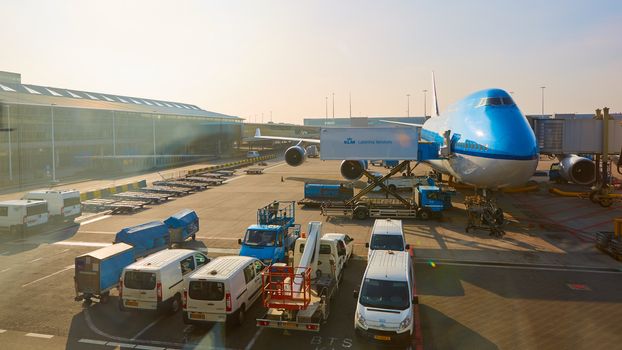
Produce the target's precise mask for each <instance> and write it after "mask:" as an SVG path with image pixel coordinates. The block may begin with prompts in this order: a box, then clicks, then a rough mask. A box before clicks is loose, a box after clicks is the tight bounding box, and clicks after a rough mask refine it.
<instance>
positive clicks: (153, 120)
mask: <svg viewBox="0 0 622 350" xmlns="http://www.w3.org/2000/svg"><path fill="white" fill-rule="evenodd" d="M155 118H156V116H155V114H154V115H153V118H151V130H152V132H153V167H154V168H155V166H156V130H155Z"/></svg>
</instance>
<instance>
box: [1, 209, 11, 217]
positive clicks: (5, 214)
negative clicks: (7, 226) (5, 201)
mask: <svg viewBox="0 0 622 350" xmlns="http://www.w3.org/2000/svg"><path fill="white" fill-rule="evenodd" d="M0 216H9V207H0Z"/></svg>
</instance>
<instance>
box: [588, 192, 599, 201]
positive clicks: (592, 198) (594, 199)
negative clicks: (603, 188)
mask: <svg viewBox="0 0 622 350" xmlns="http://www.w3.org/2000/svg"><path fill="white" fill-rule="evenodd" d="M597 195H598V192H596V191H592V192H591V193H590V200H591V201H592V203H598V198H597Z"/></svg>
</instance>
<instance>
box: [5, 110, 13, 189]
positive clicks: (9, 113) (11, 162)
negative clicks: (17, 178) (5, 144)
mask: <svg viewBox="0 0 622 350" xmlns="http://www.w3.org/2000/svg"><path fill="white" fill-rule="evenodd" d="M6 110H7V129H8V130H7V132H8V133H9V181H11V182H12V181H13V155H12V153H11V151H12V150H11V147H12V146H11V131H13V130H11V106H9V105H7V106H6Z"/></svg>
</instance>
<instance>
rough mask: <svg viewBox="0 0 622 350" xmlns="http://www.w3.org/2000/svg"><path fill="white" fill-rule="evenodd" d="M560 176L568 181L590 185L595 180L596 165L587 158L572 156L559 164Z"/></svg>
mask: <svg viewBox="0 0 622 350" xmlns="http://www.w3.org/2000/svg"><path fill="white" fill-rule="evenodd" d="M559 174H560V175H561V176H562V177H563V178H564V179H565V180H567V181H570V182H574V183H576V184H579V185H589V184H591V183H592V182H594V180H595V175H596V165H595V164H594V162H593V161H591V160H589V159H587V158H584V157H579V156H577V155H574V154H571V155H569V156H566V157H564V158H563V159H562V160H561V161H560V162H559Z"/></svg>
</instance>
